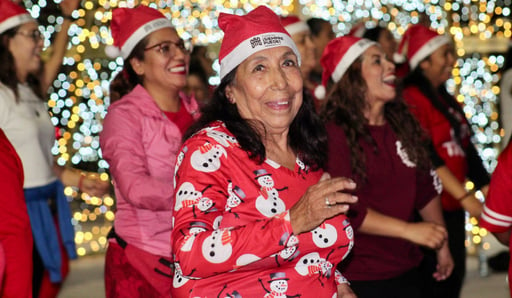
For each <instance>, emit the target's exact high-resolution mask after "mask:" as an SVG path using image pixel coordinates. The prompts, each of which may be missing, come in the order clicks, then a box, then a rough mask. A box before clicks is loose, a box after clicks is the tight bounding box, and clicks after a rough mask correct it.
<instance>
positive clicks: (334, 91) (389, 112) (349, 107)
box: [321, 57, 430, 183]
mask: <svg viewBox="0 0 512 298" xmlns="http://www.w3.org/2000/svg"><path fill="white" fill-rule="evenodd" d="M361 68H362V58H361V57H359V58H358V59H356V61H355V62H354V63H352V65H351V66H350V67H349V68H348V70H347V72H346V73H345V74H344V75H343V77H342V78H341V80H340V81H339V82H338V83H336V84H335V83H333V82H332V81H331V82H330V86H329V90H330V92H329V95H328V98H329V100H328V101H327V103H326V104H325V106H324V108H323V109H322V111H321V116H322V118H323V119H324V121H326V122H329V121H333V122H334V123H335V124H336V125H338V126H340V127H341V128H342V129H343V131H344V132H345V135H346V138H347V142H348V146H349V148H350V153H351V154H350V164H351V167H352V173H353V174H354V176H355V177H357V178H358V179H360V180H361V182H363V183H364V182H365V181H366V178H367V176H366V158H365V155H364V152H363V147H362V146H361V143H360V142H366V143H368V144H370V145H373V148H374V152H376V153H378V148H377V145H376V143H375V140H374V139H373V138H372V136H371V134H370V131H369V129H368V126H367V125H368V120H367V119H366V117H365V116H364V110H365V109H366V107H367V103H366V99H365V94H366V92H367V91H368V87H367V85H366V82H365V80H364V78H363V77H362V75H361ZM384 117H385V119H386V121H387V122H388V123H389V125H390V126H391V129H393V131H394V132H395V134H396V136H397V138H398V140H400V141H401V142H402V144H403V146H404V149H405V150H406V152H407V155H408V156H409V158H410V159H411V161H413V162H414V163H416V165H417V166H418V168H420V169H428V168H429V167H430V159H429V155H428V151H427V149H426V141H425V140H426V138H425V134H424V132H423V130H422V128H421V127H420V125H419V123H418V122H417V121H416V119H415V118H414V116H413V115H412V114H411V113H410V111H409V108H408V107H407V105H406V103H405V102H404V101H403V99H402V98H401V97H400V96H397V97H396V98H395V99H394V100H393V101H390V102H388V103H386V104H385V107H384Z"/></svg>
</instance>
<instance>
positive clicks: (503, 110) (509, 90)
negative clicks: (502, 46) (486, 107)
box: [499, 41, 512, 150]
mask: <svg viewBox="0 0 512 298" xmlns="http://www.w3.org/2000/svg"><path fill="white" fill-rule="evenodd" d="M499 107H500V123H501V127H502V128H503V130H504V131H505V135H504V136H503V138H502V139H501V149H502V150H503V149H504V148H505V147H506V146H507V144H508V143H509V142H510V136H512V41H510V42H509V47H508V51H507V54H506V56H505V65H503V69H502V70H501V80H500V105H499Z"/></svg>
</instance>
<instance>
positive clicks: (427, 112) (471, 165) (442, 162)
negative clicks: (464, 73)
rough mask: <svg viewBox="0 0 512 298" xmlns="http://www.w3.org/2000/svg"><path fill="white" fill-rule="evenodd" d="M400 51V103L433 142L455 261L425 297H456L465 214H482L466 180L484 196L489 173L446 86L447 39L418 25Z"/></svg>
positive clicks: (463, 256)
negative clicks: (404, 67)
mask: <svg viewBox="0 0 512 298" xmlns="http://www.w3.org/2000/svg"><path fill="white" fill-rule="evenodd" d="M399 52H400V53H401V54H403V55H404V56H405V57H406V58H407V62H408V64H409V67H410V69H411V73H410V74H409V75H408V76H407V77H406V78H405V79H404V91H403V96H404V99H405V100H406V102H407V103H408V104H409V107H410V110H411V111H412V113H413V114H414V115H415V116H416V118H417V119H418V121H419V122H420V125H421V126H422V127H423V129H424V130H425V131H426V133H427V135H428V136H429V137H430V138H431V140H432V143H433V149H432V150H433V152H432V153H433V155H435V156H436V158H435V159H434V163H435V164H434V165H435V166H436V171H437V173H438V175H439V178H440V179H441V182H442V183H443V193H442V194H441V202H442V206H443V215H444V219H445V221H446V226H447V229H448V235H449V238H448V239H449V245H450V251H451V253H452V256H453V257H454V261H455V268H454V271H453V274H452V276H450V278H449V279H448V280H446V281H444V282H442V283H434V284H433V286H432V287H429V289H433V290H434V293H433V294H427V296H426V297H459V295H460V291H461V288H462V283H463V281H464V275H465V270H466V269H465V268H466V247H465V238H466V231H465V212H464V210H466V211H468V212H469V213H470V214H471V215H472V216H480V213H481V211H482V204H481V203H480V201H479V200H478V199H477V198H475V196H474V193H473V192H467V191H466V189H465V188H464V184H463V183H464V181H465V179H467V178H469V179H470V180H471V181H473V183H474V184H475V189H482V190H483V192H484V194H485V193H486V192H487V187H488V186H487V185H488V184H489V180H490V179H489V174H488V172H487V171H486V170H485V168H484V166H483V162H482V159H481V158H480V156H479V155H478V153H477V151H476V149H475V146H474V145H473V143H471V135H472V134H471V127H470V125H469V122H468V121H467V120H466V118H465V114H464V111H463V110H462V107H461V106H460V104H459V103H458V102H457V100H456V99H455V98H454V97H453V96H452V95H450V94H449V93H448V91H447V90H446V87H445V82H446V81H447V80H448V79H449V78H450V77H451V74H452V70H453V66H454V63H455V56H454V51H453V45H452V42H451V40H450V39H449V38H448V37H447V36H445V35H440V34H438V33H437V32H435V31H434V30H431V29H430V28H428V27H425V26H423V25H420V24H417V25H413V26H411V27H409V28H408V29H407V31H406V33H405V34H404V36H403V38H402V42H401V43H400V46H399ZM431 267H433V266H431ZM430 295H432V296H430Z"/></svg>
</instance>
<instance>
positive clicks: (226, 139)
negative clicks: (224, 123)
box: [206, 129, 238, 147]
mask: <svg viewBox="0 0 512 298" xmlns="http://www.w3.org/2000/svg"><path fill="white" fill-rule="evenodd" d="M206 135H207V136H209V137H211V138H212V139H214V140H215V141H217V142H218V143H219V144H221V145H222V146H224V147H229V146H230V145H231V144H236V143H238V141H237V140H236V139H235V138H234V137H233V136H230V135H227V134H225V133H223V132H220V131H217V130H213V129H212V130H209V131H208V132H207V133H206Z"/></svg>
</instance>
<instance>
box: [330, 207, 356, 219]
mask: <svg viewBox="0 0 512 298" xmlns="http://www.w3.org/2000/svg"><path fill="white" fill-rule="evenodd" d="M349 209H350V206H349V205H346V204H338V205H331V206H329V207H326V208H325V211H324V214H325V219H329V218H331V217H334V216H336V215H339V214H342V213H346V212H347V211H348V210H349Z"/></svg>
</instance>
